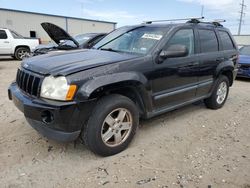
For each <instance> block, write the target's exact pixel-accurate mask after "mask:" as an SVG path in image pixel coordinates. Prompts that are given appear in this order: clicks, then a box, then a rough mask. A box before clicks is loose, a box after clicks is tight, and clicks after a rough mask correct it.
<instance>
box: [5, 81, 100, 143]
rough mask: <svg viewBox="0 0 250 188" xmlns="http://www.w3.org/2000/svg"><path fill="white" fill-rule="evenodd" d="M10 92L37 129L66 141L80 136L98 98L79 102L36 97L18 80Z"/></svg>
mask: <svg viewBox="0 0 250 188" xmlns="http://www.w3.org/2000/svg"><path fill="white" fill-rule="evenodd" d="M8 95H9V99H10V100H12V101H13V103H14V104H15V106H16V107H17V108H18V109H19V110H20V111H21V112H23V113H24V116H25V117H26V119H27V121H28V123H29V124H30V125H31V126H32V127H33V128H34V129H36V130H37V131H38V132H39V133H41V134H42V135H44V136H46V137H47V138H50V139H53V140H57V141H63V142H69V141H73V140H76V139H77V138H78V137H79V135H80V133H81V130H82V126H83V124H84V123H85V122H86V121H87V119H88V117H89V116H90V114H91V112H92V109H93V107H94V104H95V100H92V101H86V102H81V103H77V102H74V101H73V102H58V101H51V100H41V99H34V98H31V97H30V96H27V95H26V94H24V93H22V91H21V90H20V89H19V88H18V86H17V84H16V83H12V84H11V85H10V87H9V89H8Z"/></svg>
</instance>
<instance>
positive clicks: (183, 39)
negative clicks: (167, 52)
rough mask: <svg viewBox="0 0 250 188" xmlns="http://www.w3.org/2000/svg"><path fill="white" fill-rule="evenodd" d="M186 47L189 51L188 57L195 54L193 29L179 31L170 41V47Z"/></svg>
mask: <svg viewBox="0 0 250 188" xmlns="http://www.w3.org/2000/svg"><path fill="white" fill-rule="evenodd" d="M176 44H180V45H184V46H186V48H187V49H188V55H192V54H194V31H193V29H181V30H179V31H177V32H176V33H175V34H174V36H173V37H172V38H171V39H170V40H169V42H168V45H167V46H168V47H169V46H170V45H176Z"/></svg>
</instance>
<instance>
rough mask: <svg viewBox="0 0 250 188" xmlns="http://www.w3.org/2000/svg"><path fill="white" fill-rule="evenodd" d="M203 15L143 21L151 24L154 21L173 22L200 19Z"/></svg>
mask: <svg viewBox="0 0 250 188" xmlns="http://www.w3.org/2000/svg"><path fill="white" fill-rule="evenodd" d="M202 19H204V17H198V18H178V19H169V20H150V21H144V22H143V23H144V24H152V23H156V22H175V21H186V20H197V21H198V20H202Z"/></svg>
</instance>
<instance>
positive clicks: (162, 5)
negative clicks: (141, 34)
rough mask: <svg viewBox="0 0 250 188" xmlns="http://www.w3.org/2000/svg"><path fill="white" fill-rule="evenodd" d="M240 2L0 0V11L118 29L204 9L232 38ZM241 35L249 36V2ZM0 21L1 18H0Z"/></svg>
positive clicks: (181, 15) (194, 13) (249, 1)
mask: <svg viewBox="0 0 250 188" xmlns="http://www.w3.org/2000/svg"><path fill="white" fill-rule="evenodd" d="M240 2H241V0H169V1H167V0H136V1H135V0H0V7H1V8H9V9H17V10H25V11H32V12H41V13H48V14H57V15H65V16H73V17H84V18H90V19H98V20H106V21H114V22H117V23H118V27H120V26H123V25H129V24H137V23H141V22H142V21H144V20H152V19H153V20H154V19H172V18H186V17H199V16H200V15H201V7H202V5H204V16H205V18H206V19H207V20H214V19H226V20H227V23H226V24H224V25H225V26H227V27H229V28H230V29H231V31H232V33H234V34H236V33H237V29H238V23H239V21H238V19H239V11H240V5H239V4H240ZM245 4H246V5H248V7H247V9H246V10H245V13H246V15H245V17H244V20H245V22H244V25H243V26H242V34H250V0H245ZM0 19H1V18H0Z"/></svg>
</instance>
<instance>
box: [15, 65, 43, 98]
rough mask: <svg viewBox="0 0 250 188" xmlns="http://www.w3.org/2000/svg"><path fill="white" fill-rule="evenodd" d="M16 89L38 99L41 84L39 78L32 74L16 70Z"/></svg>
mask: <svg viewBox="0 0 250 188" xmlns="http://www.w3.org/2000/svg"><path fill="white" fill-rule="evenodd" d="M16 83H17V85H18V87H19V88H20V89H21V90H22V91H23V92H25V93H26V94H29V95H31V96H35V97H38V96H39V89H40V84H41V78H40V77H38V76H35V75H34V74H32V73H29V72H26V71H23V70H20V69H18V70H17V75H16Z"/></svg>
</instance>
